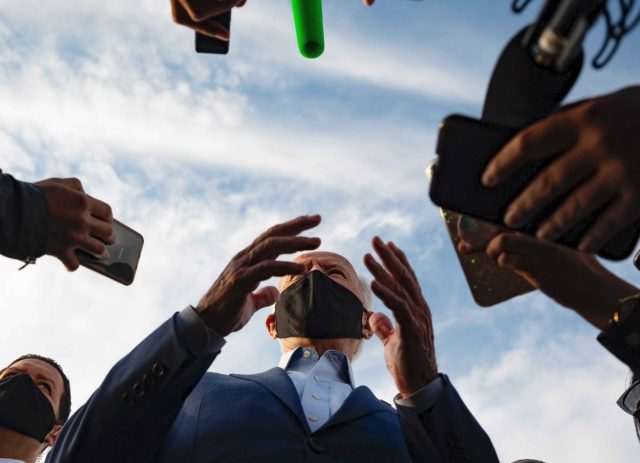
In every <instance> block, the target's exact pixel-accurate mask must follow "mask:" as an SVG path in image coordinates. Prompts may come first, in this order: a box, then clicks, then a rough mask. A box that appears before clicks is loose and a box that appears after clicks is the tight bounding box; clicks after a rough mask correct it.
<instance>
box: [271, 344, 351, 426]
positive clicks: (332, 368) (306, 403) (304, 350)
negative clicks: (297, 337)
mask: <svg viewBox="0 0 640 463" xmlns="http://www.w3.org/2000/svg"><path fill="white" fill-rule="evenodd" d="M278 366H279V367H280V368H282V369H283V370H284V371H285V372H286V373H287V375H288V376H289V378H290V379H291V382H293V385H294V386H295V388H296V391H298V397H300V402H301V403H302V409H303V410H304V414H305V417H306V418H307V423H308V424H309V428H310V429H311V432H315V431H317V430H318V429H319V428H320V427H322V425H323V424H325V423H326V422H327V421H329V418H331V417H332V416H333V414H334V413H335V412H337V411H338V409H339V408H340V407H341V406H342V404H343V403H344V401H345V400H347V397H349V394H351V391H352V390H353V388H354V387H355V386H354V382H353V372H352V371H351V364H350V363H349V359H348V358H347V356H346V355H344V354H343V353H342V352H338V351H336V350H329V351H327V352H325V353H324V354H323V355H322V357H318V354H317V352H316V351H315V349H312V348H309V347H302V346H299V347H297V348H296V349H294V350H292V351H289V352H287V353H286V354H284V355H283V356H282V357H281V358H280V363H279V364H278Z"/></svg>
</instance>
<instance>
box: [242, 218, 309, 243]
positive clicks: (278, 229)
mask: <svg viewBox="0 0 640 463" xmlns="http://www.w3.org/2000/svg"><path fill="white" fill-rule="evenodd" d="M320 220H321V218H320V216H319V215H303V216H300V217H296V218H295V219H293V220H289V221H288V222H284V223H281V224H278V225H274V226H273V227H271V228H269V229H268V230H267V231H265V232H264V233H262V234H261V235H260V236H258V237H257V238H256V239H255V241H254V242H253V244H254V245H256V244H258V243H259V242H261V241H264V240H265V239H267V238H270V237H272V236H295V235H299V234H300V233H302V232H303V231H306V230H310V229H312V228H315V227H317V226H318V224H320Z"/></svg>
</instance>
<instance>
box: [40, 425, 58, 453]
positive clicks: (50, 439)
mask: <svg viewBox="0 0 640 463" xmlns="http://www.w3.org/2000/svg"><path fill="white" fill-rule="evenodd" d="M60 431H62V425H61V424H56V425H55V426H54V427H53V429H52V430H51V431H50V432H49V434H47V437H45V439H44V443H45V444H46V445H47V447H53V444H55V443H56V441H57V440H58V436H59V435H60Z"/></svg>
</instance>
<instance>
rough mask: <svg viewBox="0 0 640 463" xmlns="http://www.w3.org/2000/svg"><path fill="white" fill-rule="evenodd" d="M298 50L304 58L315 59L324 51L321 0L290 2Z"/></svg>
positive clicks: (296, 0)
mask: <svg viewBox="0 0 640 463" xmlns="http://www.w3.org/2000/svg"><path fill="white" fill-rule="evenodd" d="M291 8H292V9H293V21H294V23H295V25H296V37H297V39H298V49H299V50H300V53H301V54H302V56H304V57H305V58H317V57H318V56H320V55H321V54H322V52H323V51H324V27H323V25H322V0H291Z"/></svg>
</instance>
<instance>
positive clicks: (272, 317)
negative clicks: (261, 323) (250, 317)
mask: <svg viewBox="0 0 640 463" xmlns="http://www.w3.org/2000/svg"><path fill="white" fill-rule="evenodd" d="M265 325H267V332H268V333H269V336H271V339H276V338H277V337H278V330H276V314H274V313H270V314H269V315H267V319H266V320H265Z"/></svg>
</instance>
